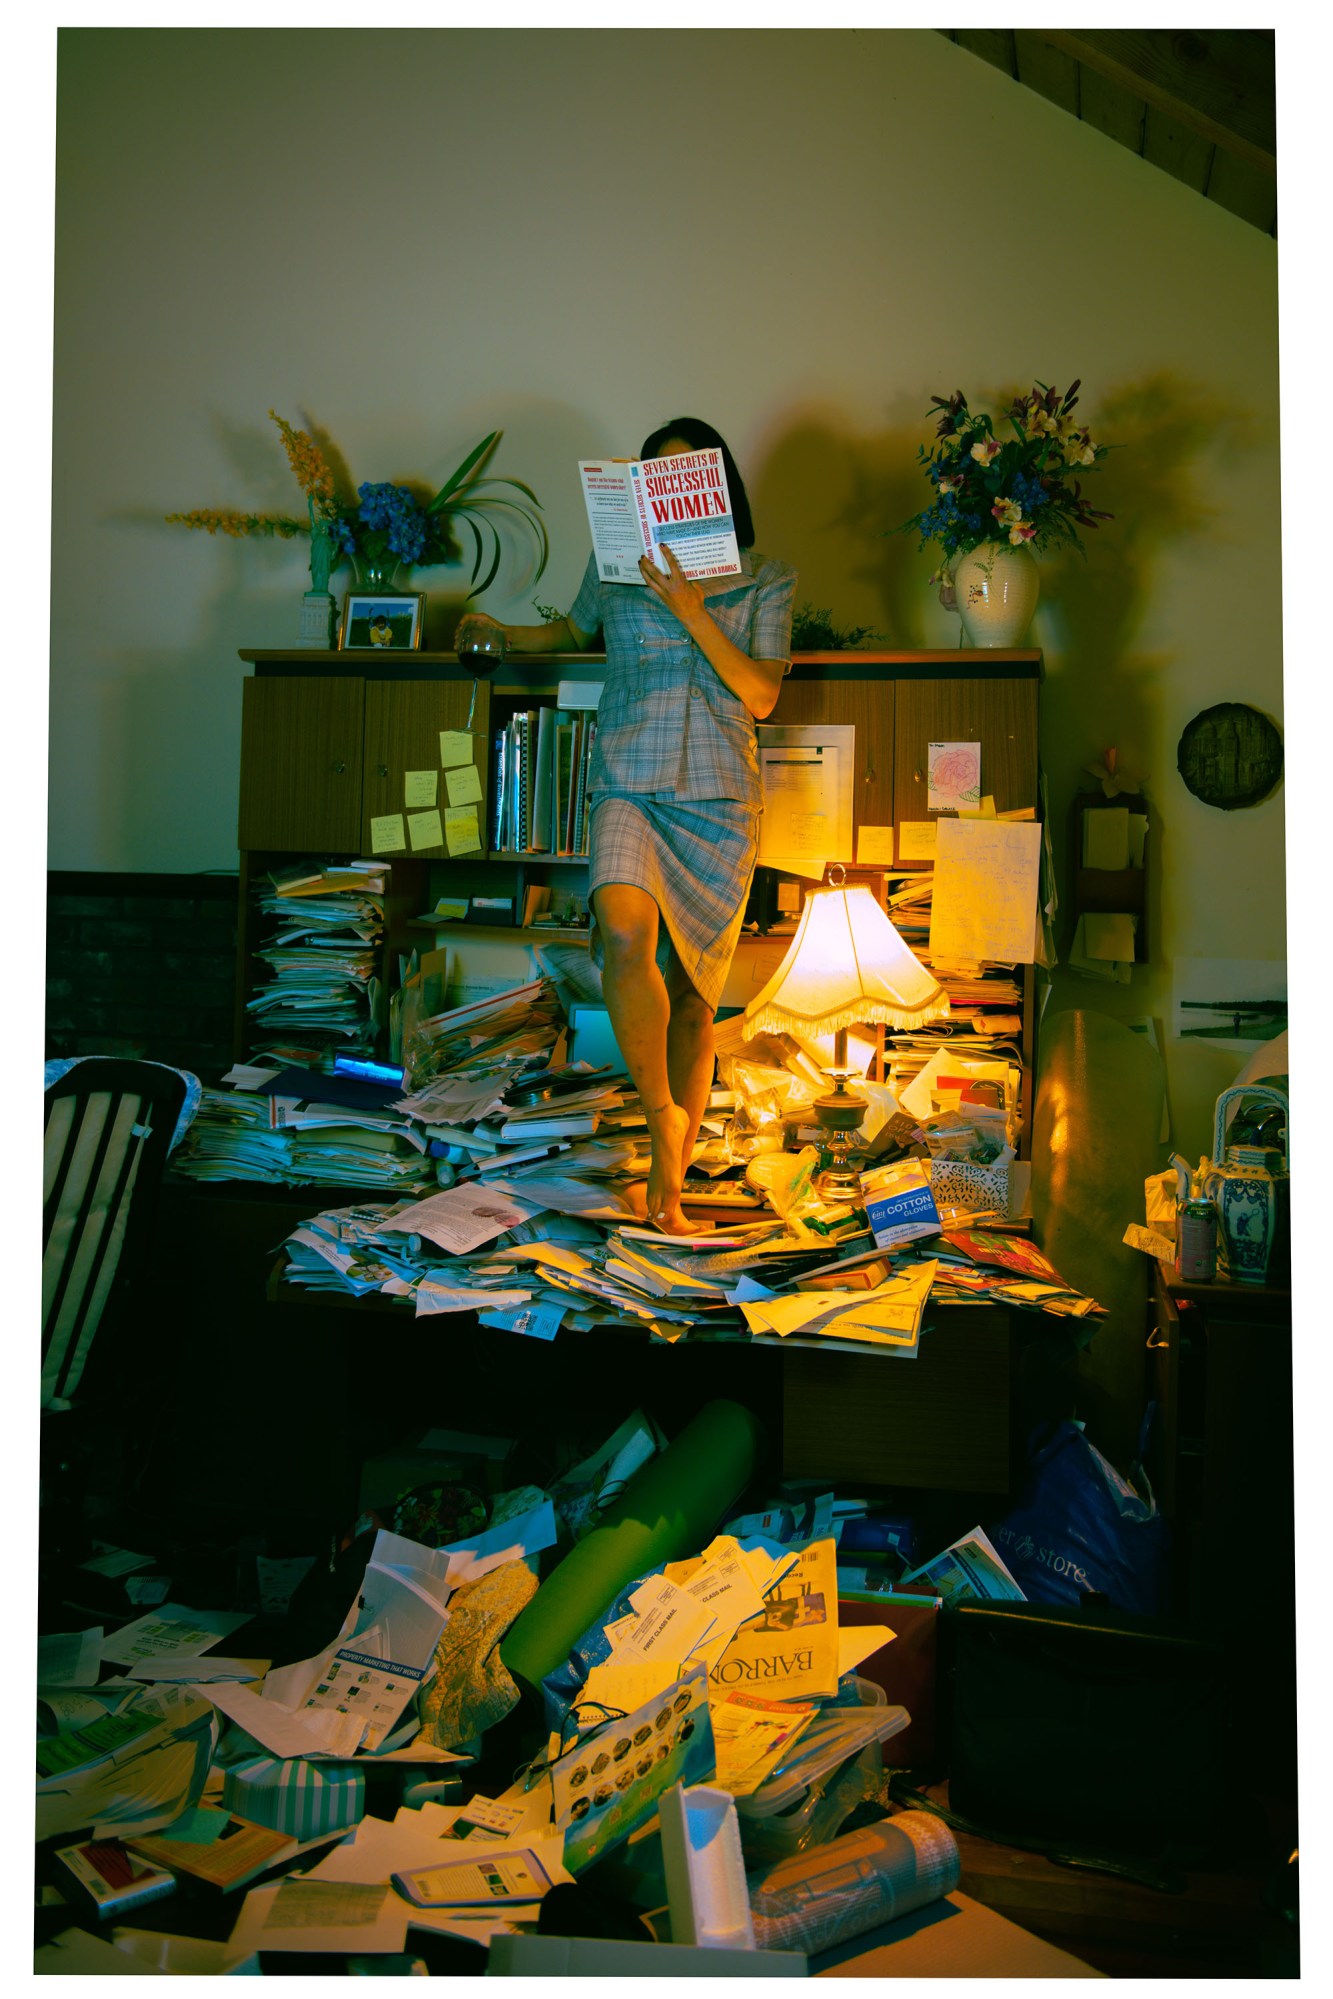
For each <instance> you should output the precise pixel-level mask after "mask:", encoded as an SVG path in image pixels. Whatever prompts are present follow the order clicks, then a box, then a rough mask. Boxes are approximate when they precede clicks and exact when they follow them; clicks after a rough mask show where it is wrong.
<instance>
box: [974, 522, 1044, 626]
mask: <svg viewBox="0 0 1333 1999" xmlns="http://www.w3.org/2000/svg"><path fill="white" fill-rule="evenodd" d="M953 587H954V595H955V597H956V598H957V600H958V613H959V616H960V617H961V618H962V620H963V632H964V634H965V636H966V638H967V641H968V644H969V645H974V646H1018V645H1022V643H1023V638H1024V635H1025V634H1026V632H1027V628H1028V626H1029V624H1030V623H1031V622H1032V613H1033V612H1034V611H1035V610H1036V608H1037V598H1038V597H1039V595H1040V594H1041V578H1040V577H1039V576H1038V574H1037V564H1036V562H1035V560H1034V559H1033V554H1032V550H1031V549H1030V548H1026V547H1018V548H1011V547H1010V545H1009V543H1008V542H1007V541H983V542H982V544H981V546H980V548H973V549H969V550H968V552H967V554H966V555H960V556H958V557H957V558H956V559H955V561H954V565H953Z"/></svg>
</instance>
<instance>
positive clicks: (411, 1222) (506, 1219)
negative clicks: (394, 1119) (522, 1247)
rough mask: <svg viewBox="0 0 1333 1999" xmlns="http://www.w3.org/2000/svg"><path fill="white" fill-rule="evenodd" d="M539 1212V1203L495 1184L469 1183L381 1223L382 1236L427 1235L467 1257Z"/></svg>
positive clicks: (427, 1199)
mask: <svg viewBox="0 0 1333 1999" xmlns="http://www.w3.org/2000/svg"><path fill="white" fill-rule="evenodd" d="M537 1211H538V1204H537V1203H535V1202H531V1201H518V1200H513V1199H511V1198H510V1196H509V1195H507V1194H503V1193H501V1192H500V1191H499V1190H498V1189H497V1188H496V1187H494V1186H493V1185H490V1184H487V1185H484V1186H479V1185H477V1183H476V1182H474V1181H469V1182H467V1183H466V1184H465V1185H463V1186H461V1187H448V1188H446V1189H445V1191H444V1192H443V1193H442V1194H431V1195H429V1196H428V1197H427V1198H426V1199H425V1200H424V1201H415V1202H413V1204H412V1206H411V1207H410V1208H404V1209H403V1210H402V1211H401V1213H399V1214H396V1215H391V1216H390V1217H389V1218H388V1219H387V1220H386V1221H383V1222H381V1223H380V1224H379V1229H378V1233H382V1234H389V1233H393V1234H396V1235H424V1236H426V1237H427V1238H428V1239H429V1240H430V1241H431V1242H433V1243H438V1244H439V1246H440V1248H441V1249H447V1250H449V1251H451V1252H452V1253H453V1255H455V1256H466V1255H467V1253H468V1251H469V1250H472V1249H477V1248H479V1247H480V1245H481V1244H482V1243H484V1242H491V1241H493V1240H494V1238H495V1237H496V1236H498V1235H502V1234H503V1233H504V1231H505V1230H506V1229H511V1228H513V1226H514V1224H515V1223H516V1222H525V1221H526V1220H527V1219H528V1217H529V1215H533V1214H536V1213H537Z"/></svg>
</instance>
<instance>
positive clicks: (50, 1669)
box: [37, 1624, 102, 1687]
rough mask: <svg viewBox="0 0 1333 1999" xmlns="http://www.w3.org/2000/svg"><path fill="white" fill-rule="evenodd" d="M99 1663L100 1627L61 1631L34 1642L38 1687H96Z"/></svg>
mask: <svg viewBox="0 0 1333 1999" xmlns="http://www.w3.org/2000/svg"><path fill="white" fill-rule="evenodd" d="M101 1660H102V1626H101V1625H100V1624H97V1625H94V1626H93V1627H92V1628H91V1629H90V1630H88V1631H61V1632H57V1633H55V1634H54V1635H53V1636H51V1637H48V1638H39V1639H38V1640H37V1684H38V1686H39V1687H95V1686H96V1685H97V1674H98V1670H99V1668H100V1666H101Z"/></svg>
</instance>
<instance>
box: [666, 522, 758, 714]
mask: <svg viewBox="0 0 1333 1999" xmlns="http://www.w3.org/2000/svg"><path fill="white" fill-rule="evenodd" d="M662 553H663V555H664V556H665V557H666V559H667V563H668V565H669V567H668V569H667V572H666V574H665V575H663V573H662V571H661V570H660V569H659V568H658V567H657V564H656V563H655V562H654V561H653V560H652V559H651V557H649V556H646V555H645V556H644V557H642V559H641V560H640V563H639V569H640V571H641V573H642V575H643V578H644V580H645V582H646V583H647V585H648V587H649V589H650V590H652V591H653V593H654V594H655V595H656V596H657V597H658V599H659V600H660V601H661V602H662V603H663V604H665V605H666V607H667V609H668V610H669V611H670V612H671V613H672V615H673V616H674V617H676V618H678V619H679V620H680V622H681V624H682V625H684V627H685V629H686V631H687V632H688V633H689V635H690V637H691V638H692V639H693V640H694V643H695V644H696V645H697V646H698V648H699V650H700V652H701V653H702V654H703V655H704V658H705V659H706V660H707V661H708V664H709V665H710V666H711V667H712V669H713V671H714V673H715V674H716V675H717V677H718V679H719V680H720V681H721V682H722V683H723V685H724V686H725V687H729V688H730V689H731V691H732V693H733V694H734V695H735V696H736V698H737V700H738V701H743V702H744V703H745V705H746V707H747V708H748V709H749V711H750V713H751V714H752V715H753V716H754V719H755V721H756V722H762V721H763V719H764V717H765V716H766V715H771V714H772V712H773V710H774V708H775V707H776V706H777V700H778V695H779V694H780V692H781V691H782V681H783V676H784V675H785V674H786V671H787V661H786V660H785V659H751V658H750V655H749V654H748V653H746V652H742V651H741V649H740V647H739V646H738V645H734V644H733V643H732V641H731V640H730V639H729V638H728V637H727V636H726V634H725V633H724V632H723V631H722V629H721V627H720V626H719V625H718V624H717V623H716V622H715V621H714V619H713V616H712V614H711V612H710V611H709V609H708V605H707V603H706V601H705V598H704V593H703V591H702V590H701V589H700V588H699V585H698V584H697V583H695V582H692V581H691V579H690V578H689V577H688V576H687V575H686V574H685V571H684V570H683V569H682V568H681V566H680V564H679V563H678V562H677V560H676V558H675V556H674V555H673V554H672V552H671V550H670V549H669V548H668V547H667V546H666V544H665V543H663V544H662Z"/></svg>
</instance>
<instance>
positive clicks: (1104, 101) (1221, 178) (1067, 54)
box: [938, 28, 1277, 236]
mask: <svg viewBox="0 0 1333 1999" xmlns="http://www.w3.org/2000/svg"><path fill="white" fill-rule="evenodd" d="M938 32H939V33H940V34H942V35H943V36H945V38H946V39H947V40H948V41H951V42H955V43H957V45H958V47H959V48H960V49H966V50H967V51H968V53H969V54H971V55H974V56H980V57H981V59H982V61H983V62H988V63H991V64H992V65H993V66H994V67H995V68H996V69H1002V70H1003V71H1004V73H1005V75H1006V76H1010V77H1012V78H1013V79H1014V81H1015V83H1019V84H1022V85H1023V87H1024V88H1025V89H1027V90H1035V91H1037V92H1038V93H1039V95H1040V96H1042V97H1045V98H1048V99H1049V101H1050V102H1051V103H1052V104H1058V105H1059V107H1060V109H1061V110H1062V111H1068V112H1070V113H1071V114H1072V115H1073V116H1074V117H1075V118H1081V119H1082V120H1083V122H1084V124H1086V125H1093V126H1095V127H1096V129H1097V130H1098V131H1099V132H1104V133H1105V134H1106V136H1107V138H1108V139H1114V140H1116V142H1117V143H1118V144H1119V145H1122V146H1128V148H1129V150H1130V151H1131V152H1132V153H1137V154H1138V155H1139V157H1140V159H1143V160H1147V162H1148V164H1149V165H1150V166H1154V167H1158V168H1160V169H1161V171H1162V172H1163V173H1168V174H1171V175H1173V176H1174V177H1175V179H1176V180H1182V181H1184V182H1185V184H1186V186H1188V187H1192V188H1195V189H1197V191H1198V192H1199V193H1200V194H1201V195H1203V196H1204V197H1205V198H1206V199H1207V200H1209V201H1216V202H1218V203H1220V205H1221V206H1222V207H1223V208H1226V209H1229V210H1230V211H1231V213H1232V214H1233V215H1238V216H1240V218H1241V220H1242V221H1244V222H1249V223H1252V224H1253V225H1254V227H1255V228H1256V229H1262V230H1263V231H1264V233H1265V235H1268V236H1276V235H1277V104H1276V90H1275V82H1274V45H1273V33H1272V30H1271V29H1267V28H1161V29H1152V28H1129V29H1092V28H1089V29H1082V30H1077V31H1071V30H1067V29H1063V28H941V29H939V30H938Z"/></svg>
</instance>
